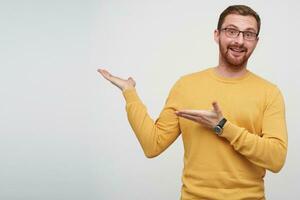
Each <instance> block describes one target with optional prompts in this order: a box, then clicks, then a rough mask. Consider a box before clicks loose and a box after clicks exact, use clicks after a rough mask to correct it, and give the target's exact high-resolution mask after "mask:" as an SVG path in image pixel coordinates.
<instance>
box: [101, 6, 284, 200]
mask: <svg viewBox="0 0 300 200" xmlns="http://www.w3.org/2000/svg"><path fill="white" fill-rule="evenodd" d="M259 31H260V18H259V16H258V14H257V13H256V12H255V11H253V10H252V9H251V8H249V7H247V6H244V5H234V6H229V7H228V8H227V9H225V10H224V11H223V12H222V13H221V15H220V18H219V22H218V27H217V29H216V30H215V32H214V39H215V41H216V43H217V44H218V45H219V64H218V66H216V67H212V68H208V69H206V70H203V71H200V72H197V73H193V74H189V75H185V76H183V77H182V78H180V79H179V80H178V81H177V82H176V84H175V85H174V86H173V88H172V90H171V92H170V94H169V97H168V99H167V101H166V104H165V107H164V109H163V110H162V112H161V114H160V116H159V118H158V119H157V120H156V121H155V122H154V121H153V120H152V119H151V118H150V117H149V115H148V113H147V111H146V108H145V106H144V105H143V103H142V102H141V100H140V99H139V97H138V95H137V93H136V90H135V88H134V87H135V81H134V80H133V79H132V78H129V79H127V80H123V79H121V78H118V77H115V76H113V75H111V74H110V73H109V72H107V71H106V70H98V71H99V72H100V73H101V74H102V75H103V76H104V78H106V79H107V80H109V81H110V82H112V83H113V84H115V85H116V86H117V87H119V88H120V89H121V90H122V91H123V94H124V97H125V99H126V110H127V113H128V120H129V122H130V124H131V126H132V129H133V130H134V132H135V134H136V136H137V138H138V140H139V142H140V144H141V146H142V148H143V150H144V153H145V155H146V156H147V157H149V158H152V157H155V156H157V155H159V154H160V153H161V152H163V151H164V150H165V149H166V148H167V147H168V146H169V145H170V144H172V143H173V142H174V140H175V139H176V138H177V137H178V136H179V135H180V134H182V139H183V144H184V171H183V175H182V182H183V185H182V191H181V199H182V200H187V199H217V200H220V199H230V200H237V199H247V200H248V199H265V194H264V180H263V178H264V176H265V173H266V170H270V171H272V172H278V171H279V170H280V169H281V168H282V166H283V164H284V162H285V158H286V153H287V131H286V123H285V109H284V100H283V97H282V95H281V92H280V91H279V89H278V88H277V87H276V86H275V85H274V84H272V83H270V82H268V81H266V80H264V79H263V78H261V77H259V76H257V75H255V74H254V73H252V72H250V71H249V70H248V69H247V62H248V59H249V57H250V56H251V54H252V52H253V51H254V49H255V47H256V44H257V42H258V40H259V39H258V35H259ZM211 106H212V109H210V108H211Z"/></svg>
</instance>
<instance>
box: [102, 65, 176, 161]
mask: <svg viewBox="0 0 300 200" xmlns="http://www.w3.org/2000/svg"><path fill="white" fill-rule="evenodd" d="M98 72H99V73H100V74H101V75H102V76H103V77H104V78H105V79H107V80H108V81H110V82H111V83H112V84H114V85H115V86H117V87H118V88H119V89H121V90H122V92H123V95H124V97H125V100H126V111H127V115H128V120H129V123H130V125H131V127H132V129H133V131H134V133H135V134H136V136H137V138H138V140H139V142H140V144H141V146H142V148H143V150H144V153H145V155H146V156H147V157H148V158H152V157H155V156H157V155H159V154H160V153H162V152H163V151H164V150H165V149H166V148H167V147H168V146H170V145H171V144H172V143H173V142H174V141H175V140H176V138H177V137H178V136H179V134H180V128H179V124H178V117H177V115H176V114H175V110H176V109H178V102H177V101H178V100H179V92H178V88H179V84H178V83H177V84H175V86H174V87H173V88H172V90H171V92H170V95H169V97H168V99H167V102H166V105H165V107H164V109H163V110H162V112H161V114H160V116H159V118H158V119H157V120H156V121H155V122H154V121H153V120H152V119H151V118H150V116H149V114H148V113H147V109H146V107H145V106H144V105H143V103H142V101H141V100H140V98H139V97H138V95H137V92H136V90H135V81H134V80H133V79H132V78H128V79H127V80H126V79H122V78H119V77H116V76H113V75H111V74H110V73H109V72H108V71H106V70H103V69H99V70H98Z"/></svg>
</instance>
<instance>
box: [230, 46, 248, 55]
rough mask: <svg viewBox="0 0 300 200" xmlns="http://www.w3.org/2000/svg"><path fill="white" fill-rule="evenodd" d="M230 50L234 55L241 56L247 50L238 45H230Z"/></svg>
mask: <svg viewBox="0 0 300 200" xmlns="http://www.w3.org/2000/svg"><path fill="white" fill-rule="evenodd" d="M229 50H230V52H231V53H232V54H233V56H240V55H242V54H244V52H246V49H245V48H238V47H229Z"/></svg>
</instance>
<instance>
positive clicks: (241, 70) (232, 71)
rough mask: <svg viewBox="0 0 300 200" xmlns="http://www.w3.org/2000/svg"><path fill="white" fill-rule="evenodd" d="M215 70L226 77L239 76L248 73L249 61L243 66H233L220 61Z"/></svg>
mask: <svg viewBox="0 0 300 200" xmlns="http://www.w3.org/2000/svg"><path fill="white" fill-rule="evenodd" d="M215 70H216V72H217V73H218V74H219V75H220V76H223V77H226V78H238V77H241V76H243V75H244V74H246V73H247V63H245V64H244V65H241V66H231V65H226V64H222V63H219V65H218V66H217V67H216V68H215Z"/></svg>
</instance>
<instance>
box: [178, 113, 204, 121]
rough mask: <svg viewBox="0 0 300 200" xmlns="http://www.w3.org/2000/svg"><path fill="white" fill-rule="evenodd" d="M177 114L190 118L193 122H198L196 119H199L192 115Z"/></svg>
mask: <svg viewBox="0 0 300 200" xmlns="http://www.w3.org/2000/svg"><path fill="white" fill-rule="evenodd" d="M179 116H180V117H183V118H185V119H189V120H192V121H194V122H198V121H199V120H198V118H197V117H195V116H192V115H187V114H180V115H179Z"/></svg>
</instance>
